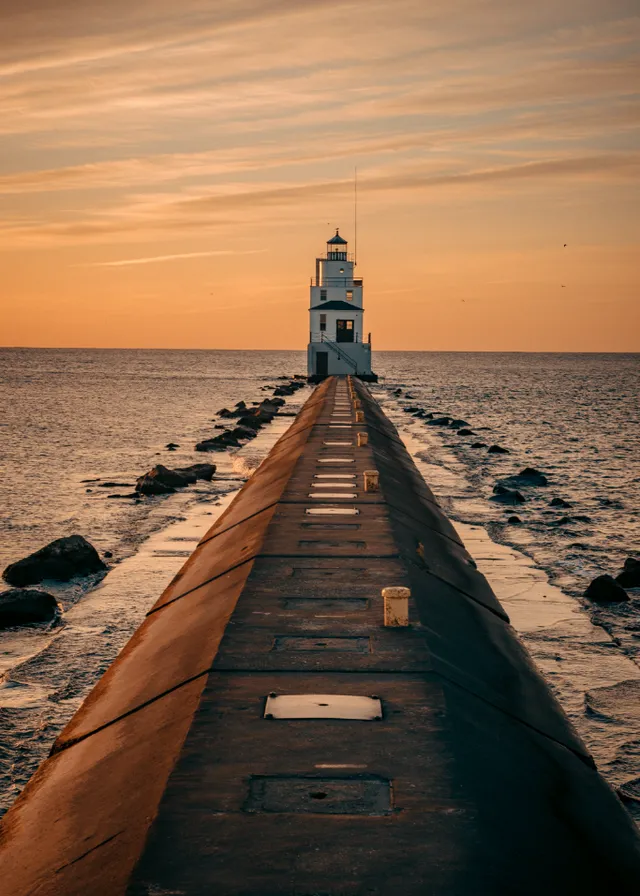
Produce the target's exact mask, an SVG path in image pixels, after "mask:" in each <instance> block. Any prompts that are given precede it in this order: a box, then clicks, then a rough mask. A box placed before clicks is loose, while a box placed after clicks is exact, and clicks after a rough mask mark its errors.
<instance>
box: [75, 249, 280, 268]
mask: <svg viewBox="0 0 640 896" xmlns="http://www.w3.org/2000/svg"><path fill="white" fill-rule="evenodd" d="M264 251H266V250H265V249H235V250H234V249H212V250H211V251H207V252H179V253H174V254H173V255H152V256H147V257H144V258H120V259H117V260H115V261H92V262H87V263H86V264H85V265H82V267H90V268H125V267H130V266H131V265H138V264H158V263H160V262H165V261H179V260H182V259H185V258H211V257H213V256H220V255H257V254H258V253H260V252H264Z"/></svg>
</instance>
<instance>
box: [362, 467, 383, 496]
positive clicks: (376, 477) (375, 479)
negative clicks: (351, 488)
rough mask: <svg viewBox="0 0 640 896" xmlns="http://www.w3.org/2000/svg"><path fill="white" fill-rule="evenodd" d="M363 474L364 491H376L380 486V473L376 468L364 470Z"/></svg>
mask: <svg viewBox="0 0 640 896" xmlns="http://www.w3.org/2000/svg"><path fill="white" fill-rule="evenodd" d="M363 476H364V490H365V492H377V491H378V489H379V488H380V473H378V471H377V470H365V471H364V474H363Z"/></svg>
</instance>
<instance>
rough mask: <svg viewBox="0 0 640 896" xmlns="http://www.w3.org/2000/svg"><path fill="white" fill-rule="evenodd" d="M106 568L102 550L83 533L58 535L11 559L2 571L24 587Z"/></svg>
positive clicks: (7, 580)
mask: <svg viewBox="0 0 640 896" xmlns="http://www.w3.org/2000/svg"><path fill="white" fill-rule="evenodd" d="M106 568H107V567H106V566H105V564H104V563H103V562H102V560H101V559H100V557H99V556H98V552H97V551H96V549H95V548H94V547H93V545H91V544H89V542H88V541H87V540H86V538H83V537H82V535H68V536H66V537H65V538H56V540H55V541H52V542H51V543H50V544H48V545H46V546H45V547H43V548H40V550H39V551H36V552H35V554H30V555H29V556H28V557H24V558H23V559H22V560H18V561H17V562H16V563H10V564H9V566H7V568H6V569H5V571H4V572H3V573H2V578H3V579H4V580H5V582H8V583H9V584H10V585H17V586H18V587H19V588H23V587H24V586H26V585H35V584H36V583H37V582H42V581H44V580H45V579H53V580H55V581H58V582H68V581H69V579H73V578H75V577H76V576H88V575H91V573H94V572H102V570H104V569H106Z"/></svg>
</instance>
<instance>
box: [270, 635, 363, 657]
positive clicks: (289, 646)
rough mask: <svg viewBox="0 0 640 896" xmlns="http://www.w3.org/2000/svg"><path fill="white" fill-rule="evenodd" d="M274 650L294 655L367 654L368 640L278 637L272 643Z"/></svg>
mask: <svg viewBox="0 0 640 896" xmlns="http://www.w3.org/2000/svg"><path fill="white" fill-rule="evenodd" d="M273 649H274V650H282V651H293V652H294V653H301V652H304V653H308V652H310V651H312V652H314V653H318V652H320V653H323V652H324V653H327V652H331V653H369V638H363V637H357V636H352V637H349V636H343V637H337V638H336V637H332V636H329V637H326V638H323V637H321V636H319V635H316V636H315V637H314V638H310V637H309V636H308V635H279V636H278V637H277V638H276V639H275V641H274V643H273Z"/></svg>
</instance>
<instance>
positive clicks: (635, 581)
mask: <svg viewBox="0 0 640 896" xmlns="http://www.w3.org/2000/svg"><path fill="white" fill-rule="evenodd" d="M616 582H617V583H618V584H619V585H622V587H623V588H640V560H637V559H636V558H635V557H628V558H627V559H626V560H625V561H624V567H623V569H622V572H619V573H618V575H617V576H616Z"/></svg>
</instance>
